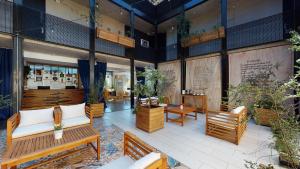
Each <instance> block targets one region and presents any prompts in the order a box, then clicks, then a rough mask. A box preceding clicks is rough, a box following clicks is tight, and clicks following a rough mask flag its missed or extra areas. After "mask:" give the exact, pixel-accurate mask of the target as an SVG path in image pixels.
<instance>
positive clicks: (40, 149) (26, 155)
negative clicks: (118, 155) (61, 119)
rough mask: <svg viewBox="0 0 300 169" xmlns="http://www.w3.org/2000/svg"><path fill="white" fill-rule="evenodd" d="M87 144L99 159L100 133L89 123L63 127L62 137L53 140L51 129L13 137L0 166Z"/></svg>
mask: <svg viewBox="0 0 300 169" xmlns="http://www.w3.org/2000/svg"><path fill="white" fill-rule="evenodd" d="M93 142H96V143H97V147H94V145H93V144H92V143H93ZM88 144H90V145H92V147H93V148H94V149H95V151H96V152H97V159H98V160H99V159H100V134H99V132H98V131H97V130H96V129H94V128H93V127H92V126H91V125H90V124H88V125H81V126H77V127H71V128H67V129H64V131H63V138H62V139H59V140H55V138H54V132H53V131H51V132H46V133H41V134H36V135H32V136H28V137H23V138H20V139H15V141H13V143H12V146H10V147H9V148H8V149H6V151H5V152H4V155H3V157H2V163H1V168H2V169H7V168H9V167H11V168H15V167H16V166H17V165H20V164H22V163H26V162H29V161H32V160H36V159H39V158H42V157H46V156H48V155H53V154H57V153H61V152H65V151H67V150H72V149H74V148H76V147H79V146H81V145H88ZM74 151H76V150H74ZM69 153H72V152H71V151H70V152H68V153H65V155H63V156H62V157H66V154H69ZM56 158H59V157H56Z"/></svg>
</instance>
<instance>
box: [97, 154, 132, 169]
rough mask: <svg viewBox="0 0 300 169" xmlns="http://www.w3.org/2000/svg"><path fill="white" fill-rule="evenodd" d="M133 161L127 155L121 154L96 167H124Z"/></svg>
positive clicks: (100, 168)
mask: <svg viewBox="0 0 300 169" xmlns="http://www.w3.org/2000/svg"><path fill="white" fill-rule="evenodd" d="M133 163H134V161H133V160H132V159H131V158H130V157H129V156H122V157H120V158H118V159H116V160H113V161H111V162H110V163H108V164H106V165H104V166H101V167H98V169H122V168H123V169H126V168H128V167H130V166H131V165H132V164H133Z"/></svg>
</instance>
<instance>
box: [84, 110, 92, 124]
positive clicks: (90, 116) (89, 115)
mask: <svg viewBox="0 0 300 169" xmlns="http://www.w3.org/2000/svg"><path fill="white" fill-rule="evenodd" d="M85 114H86V116H87V117H88V118H90V121H91V125H92V126H93V122H94V121H93V119H94V115H93V112H91V111H90V107H89V106H85Z"/></svg>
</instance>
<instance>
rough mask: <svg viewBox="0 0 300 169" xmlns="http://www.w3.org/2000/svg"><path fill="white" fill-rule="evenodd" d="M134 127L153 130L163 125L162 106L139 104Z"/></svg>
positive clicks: (148, 130) (147, 130)
mask: <svg viewBox="0 0 300 169" xmlns="http://www.w3.org/2000/svg"><path fill="white" fill-rule="evenodd" d="M136 127H137V128H139V129H141V130H144V131H146V132H150V133H151V132H153V131H156V130H159V129H162V128H163V127H164V108H163V107H159V106H152V107H151V108H149V107H147V106H140V107H139V108H138V111H137V113H136Z"/></svg>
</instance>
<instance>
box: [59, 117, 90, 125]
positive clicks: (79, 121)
mask: <svg viewBox="0 0 300 169" xmlns="http://www.w3.org/2000/svg"><path fill="white" fill-rule="evenodd" d="M89 123H90V119H89V118H88V117H86V116H85V115H83V116H79V117H74V118H68V119H63V120H62V125H63V128H67V127H73V126H78V125H83V124H89Z"/></svg>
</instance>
